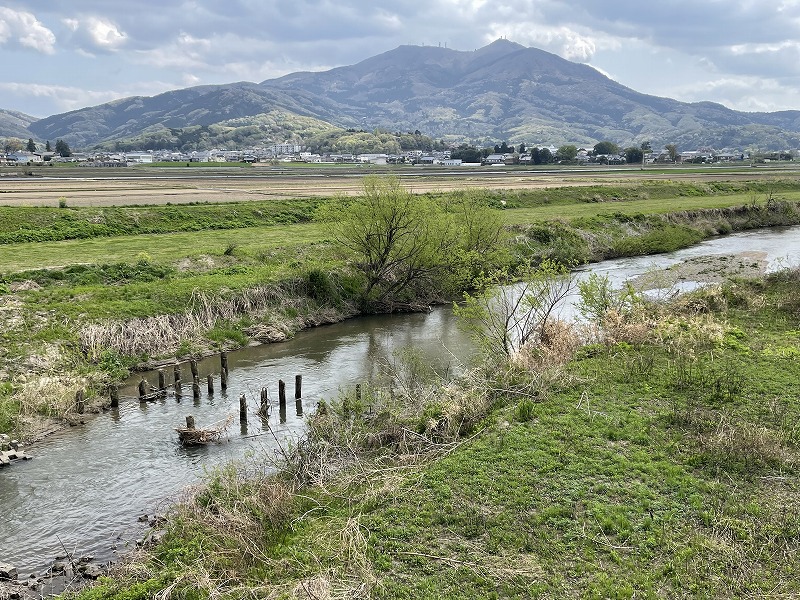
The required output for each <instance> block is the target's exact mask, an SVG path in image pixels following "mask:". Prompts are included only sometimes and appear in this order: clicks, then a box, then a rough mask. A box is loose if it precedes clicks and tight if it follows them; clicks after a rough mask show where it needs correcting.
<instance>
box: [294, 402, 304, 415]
mask: <svg viewBox="0 0 800 600" xmlns="http://www.w3.org/2000/svg"><path fill="white" fill-rule="evenodd" d="M294 409H295V410H296V411H297V416H298V417H302V416H303V400H302V399H300V398H298V399H297V400H295V401H294Z"/></svg>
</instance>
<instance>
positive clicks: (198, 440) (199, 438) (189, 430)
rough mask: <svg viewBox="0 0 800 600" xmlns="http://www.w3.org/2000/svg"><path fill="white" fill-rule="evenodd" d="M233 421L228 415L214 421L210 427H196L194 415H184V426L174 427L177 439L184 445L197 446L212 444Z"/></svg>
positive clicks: (218, 439)
mask: <svg viewBox="0 0 800 600" xmlns="http://www.w3.org/2000/svg"><path fill="white" fill-rule="evenodd" d="M232 422H233V417H232V416H228V418H227V419H225V420H224V421H219V422H217V423H214V424H213V425H212V426H211V427H205V428H203V429H197V428H196V427H195V426H194V417H192V416H191V415H189V416H187V417H186V427H176V428H175V431H177V432H178V441H179V442H180V443H181V444H183V445H184V446H199V445H202V444H212V443H215V442H219V441H221V440H222V436H223V435H224V434H225V431H226V430H227V429H228V427H229V426H230V424H231V423H232Z"/></svg>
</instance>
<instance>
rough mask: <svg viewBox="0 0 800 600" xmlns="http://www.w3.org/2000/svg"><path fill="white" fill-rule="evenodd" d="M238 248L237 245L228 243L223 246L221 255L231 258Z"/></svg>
mask: <svg viewBox="0 0 800 600" xmlns="http://www.w3.org/2000/svg"><path fill="white" fill-rule="evenodd" d="M238 247H239V244H237V243H236V242H233V241H231V242H228V243H227V244H226V246H225V250H223V251H222V254H224V255H225V256H233V253H234V252H236V249H237V248H238Z"/></svg>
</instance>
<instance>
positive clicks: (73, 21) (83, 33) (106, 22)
mask: <svg viewBox="0 0 800 600" xmlns="http://www.w3.org/2000/svg"><path fill="white" fill-rule="evenodd" d="M63 23H64V25H65V27H66V28H67V29H68V30H69V31H71V32H72V37H71V40H72V41H73V43H75V44H76V45H77V49H78V51H79V52H81V51H82V52H84V53H89V54H92V53H94V52H103V53H105V52H115V51H117V50H119V49H120V48H121V47H122V46H124V45H125V43H126V42H127V41H128V36H127V34H125V32H123V31H121V30H120V29H119V27H118V26H117V25H116V24H115V23H114V22H112V21H111V20H110V19H106V18H103V17H97V16H88V17H82V18H72V17H70V18H66V19H63Z"/></svg>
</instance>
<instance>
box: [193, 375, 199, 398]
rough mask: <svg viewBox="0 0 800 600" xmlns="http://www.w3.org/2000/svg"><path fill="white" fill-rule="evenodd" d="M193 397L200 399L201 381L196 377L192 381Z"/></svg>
mask: <svg viewBox="0 0 800 600" xmlns="http://www.w3.org/2000/svg"><path fill="white" fill-rule="evenodd" d="M192 397H193V398H194V399H195V400H200V383H199V382H198V381H197V380H196V379H195V380H194V383H192Z"/></svg>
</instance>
